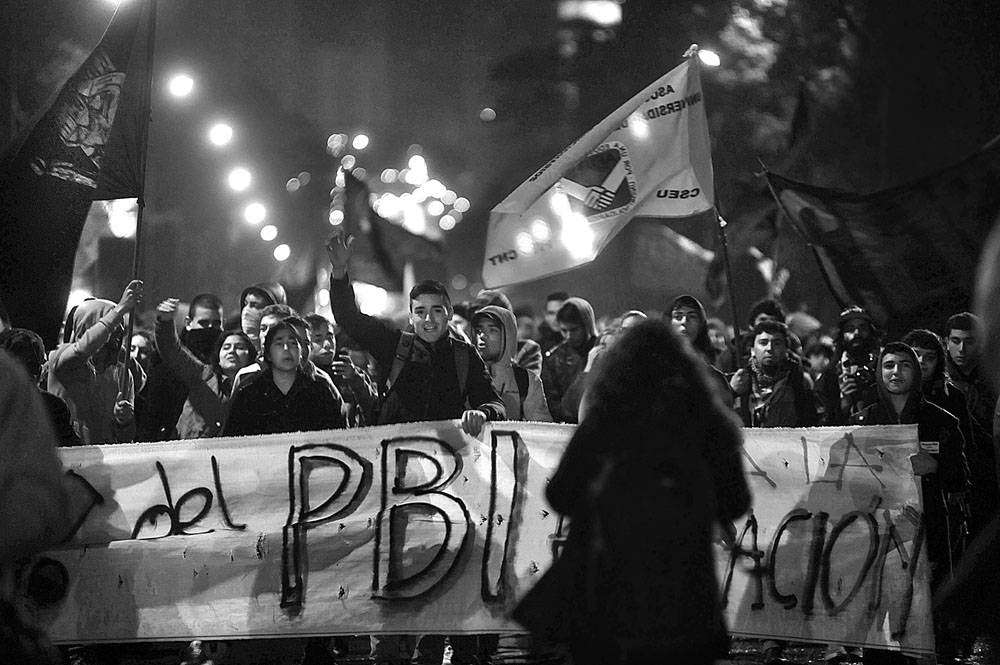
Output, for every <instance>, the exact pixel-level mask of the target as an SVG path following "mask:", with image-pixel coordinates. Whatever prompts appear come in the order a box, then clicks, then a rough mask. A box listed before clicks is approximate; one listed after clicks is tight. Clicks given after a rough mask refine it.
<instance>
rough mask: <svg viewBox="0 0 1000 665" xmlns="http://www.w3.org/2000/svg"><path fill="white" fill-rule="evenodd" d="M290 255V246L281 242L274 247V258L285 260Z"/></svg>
mask: <svg viewBox="0 0 1000 665" xmlns="http://www.w3.org/2000/svg"><path fill="white" fill-rule="evenodd" d="M291 255H292V248H291V247H289V246H288V245H286V244H284V243H282V244H280V245H278V246H277V247H275V248H274V260H275V261H285V260H287V259H288V257H289V256H291Z"/></svg>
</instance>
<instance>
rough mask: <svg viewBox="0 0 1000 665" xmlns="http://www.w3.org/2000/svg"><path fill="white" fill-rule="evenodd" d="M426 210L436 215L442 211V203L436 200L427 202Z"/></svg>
mask: <svg viewBox="0 0 1000 665" xmlns="http://www.w3.org/2000/svg"><path fill="white" fill-rule="evenodd" d="M427 212H429V213H430V214H432V215H434V216H435V217H436V216H438V215H440V214H441V213H443V212H444V204H443V203H441V202H440V201H437V200H434V201H431V202H430V203H428V204H427Z"/></svg>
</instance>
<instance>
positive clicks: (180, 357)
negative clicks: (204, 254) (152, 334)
mask: <svg viewBox="0 0 1000 665" xmlns="http://www.w3.org/2000/svg"><path fill="white" fill-rule="evenodd" d="M179 302H180V301H179V300H177V299H176V298H168V299H166V300H164V301H163V302H161V303H160V304H159V305H158V306H157V308H156V345H157V347H158V348H159V351H160V355H161V357H162V359H163V362H165V363H166V364H167V366H168V367H170V369H171V371H172V372H173V374H174V375H175V376H177V377H178V378H179V379H180V380H181V381H182V382H183V383H184V384H185V385H186V386H187V389H188V396H187V400H186V401H185V402H184V407H183V409H182V410H181V415H180V417H178V419H177V425H176V428H177V434H178V435H179V436H180V438H182V439H198V438H203V437H211V436H217V435H218V434H219V432H220V431H221V429H222V423H223V422H225V420H226V412H227V410H228V408H229V399H230V396H231V395H230V393H231V391H232V386H233V379H234V378H235V377H236V373H237V372H239V371H240V370H241V369H243V368H244V367H246V366H247V365H249V364H250V363H251V362H253V353H254V347H253V342H252V341H251V340H250V338H249V337H248V336H247V335H246V333H244V332H243V331H242V330H227V331H225V332H220V333H219V338H218V340H217V341H216V342H215V345H214V348H213V351H212V354H211V362H210V363H204V362H202V361H201V360H199V359H198V358H196V357H195V355H194V354H193V353H191V352H190V351H189V350H188V349H186V348H184V347H183V346H181V343H180V341H179V340H178V338H177V330H176V328H175V327H174V316H175V314H176V312H177V305H178V303H179Z"/></svg>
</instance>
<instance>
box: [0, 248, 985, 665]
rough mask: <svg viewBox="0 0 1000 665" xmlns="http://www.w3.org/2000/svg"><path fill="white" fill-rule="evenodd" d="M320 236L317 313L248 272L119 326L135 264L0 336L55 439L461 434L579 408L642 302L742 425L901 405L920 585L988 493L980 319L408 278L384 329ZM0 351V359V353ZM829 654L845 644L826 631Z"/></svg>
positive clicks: (963, 534)
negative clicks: (917, 507) (916, 511)
mask: <svg viewBox="0 0 1000 665" xmlns="http://www.w3.org/2000/svg"><path fill="white" fill-rule="evenodd" d="M327 252H328V255H329V259H330V264H331V278H330V300H331V309H332V313H333V318H332V320H331V319H330V318H327V317H325V316H323V315H322V314H319V313H304V314H303V313H299V312H297V311H296V310H294V309H293V308H292V307H290V306H289V304H288V302H287V298H286V295H285V291H284V289H283V288H282V287H281V286H280V285H278V284H274V283H261V284H255V285H252V286H249V287H247V288H246V289H245V290H244V291H243V292H242V294H240V301H239V306H240V308H241V309H240V312H239V315H238V316H236V317H233V318H232V320H231V323H229V324H227V321H228V320H227V318H226V316H225V314H226V312H225V311H224V309H223V304H222V298H221V295H219V294H209V293H203V294H198V295H195V296H194V297H191V298H190V300H189V301H188V303H189V304H188V305H187V307H186V309H182V307H181V302H180V300H179V299H177V298H169V299H166V300H164V301H162V302H160V303H158V304H157V305H156V307H155V322H154V324H153V326H152V329H145V328H142V327H141V326H140V327H137V328H136V329H135V330H134V331H133V334H132V338H131V343H130V345H125V344H124V343H123V342H124V340H123V336H124V334H125V331H126V327H125V320H126V316H127V315H129V313H134V312H135V310H136V306H137V305H138V304H139V303H140V302H141V299H142V293H143V284H142V282H140V281H133V282H131V283H130V284H129V285H128V286H127V287H126V288H125V290H124V292H123V293H122V295H121V297H120V299H119V300H118V302H117V303H115V302H112V301H108V300H101V299H89V300H87V301H85V302H83V303H81V304H80V305H79V306H77V307H75V308H73V309H72V310H71V311H70V312H69V314H68V316H67V318H66V323H65V330H64V334H63V338H62V342H61V343H60V344H59V345H58V346H56V347H55V348H52V349H46V348H45V347H44V345H43V343H42V340H41V338H40V337H39V336H38V335H37V334H35V333H33V332H32V331H30V330H25V329H22V328H18V327H16V326H17V321H10V320H9V319H8V317H6V316H5V315H4V313H3V311H2V307H0V349H2V350H3V351H5V352H6V353H7V354H9V356H10V357H12V358H13V359H16V360H17V361H19V364H20V366H21V369H23V370H24V373H25V374H26V375H27V376H28V377H30V379H29V381H30V383H31V384H32V385H33V386H34V387H35V389H37V390H38V391H39V392H40V394H41V396H42V398H43V400H42V403H43V404H44V408H45V409H46V410H47V413H48V416H49V417H48V418H47V419H46V420H47V423H46V425H45V427H46V428H48V427H51V428H52V432H53V435H54V437H55V440H56V441H58V443H59V445H63V446H73V445H80V444H98V443H125V442H132V441H159V440H169V439H194V438H203V437H213V436H238V435H248V434H269V433H279V432H293V431H304V430H321V429H331V428H343V427H360V426H366V425H373V424H387V423H401V422H414V421H430V420H442V419H456V420H458V421H460V423H461V427H462V429H463V430H464V431H465V432H466V433H468V434H470V435H473V436H475V435H478V434H479V433H480V432H481V430H482V428H483V425H484V423H486V422H487V421H497V420H527V421H542V422H546V421H553V422H565V423H577V422H578V421H579V420H580V414H581V412H582V411H584V410H585V407H586V404H585V402H586V401H587V397H586V390H585V389H586V388H587V387H588V386H589V385H590V382H591V376H592V375H595V374H599V370H600V368H601V365H602V363H604V362H613V359H614V358H615V357H616V356H615V354H614V353H612V352H611V350H612V349H613V348H614V347H615V345H616V344H617V343H618V342H619V341H620V340H621V339H622V338H623V336H624V335H625V334H626V331H628V330H629V329H631V328H633V327H636V326H641V325H643V323H644V322H646V321H647V320H648V319H659V320H661V321H663V322H665V323H667V324H669V325H668V326H666V328H667V329H668V330H669V329H672V330H673V331H674V332H675V333H677V334H678V335H679V337H677V339H681V340H687V342H686V343H683V345H684V347H685V348H686V349H687V351H686V353H690V355H691V357H692V358H693V359H695V361H696V362H697V363H699V365H700V366H701V367H702V369H703V370H704V376H705V377H706V379H707V382H706V385H707V386H709V389H710V390H711V391H712V392H713V394H714V398H715V399H717V400H718V403H720V404H722V405H724V408H726V409H731V410H732V413H733V414H735V416H736V417H738V419H739V420H741V421H742V424H743V425H744V426H745V427H811V426H823V425H849V424H861V425H869V424H871V425H884V424H911V423H912V424H916V425H917V427H918V434H919V439H920V441H921V442H922V443H925V444H926V445H923V446H921V451H920V452H919V453H918V454H916V455H915V456H914V457H913V458H912V463H913V471H914V473H915V474H916V475H918V476H919V477H920V483H921V485H922V489H923V497H924V507H925V514H926V528H927V543H928V554H929V561H930V566H931V582H932V587H934V588H936V587H938V586H939V585H941V584H942V583H943V582H944V581H945V580H947V579H948V577H949V575H950V573H951V571H952V570H953V568H954V567H955V566H956V565H958V562H959V561H960V559H961V558H962V556H963V553H964V550H965V547H966V545H967V543H969V542H970V541H971V539H973V538H974V537H975V536H976V535H977V534H978V533H979V532H980V531H982V530H983V529H984V528H985V527H986V525H987V523H988V522H989V521H990V519H991V517H992V516H993V515H994V514H995V512H996V509H997V501H998V473H997V455H996V453H995V450H996V448H997V441H998V434H1000V432H998V424H1000V419H998V418H997V417H995V414H997V413H1000V412H998V411H997V409H996V407H997V394H996V392H995V391H994V389H993V388H992V387H991V385H990V383H989V382H988V381H987V379H986V376H985V372H984V371H983V368H982V363H981V359H980V353H979V351H980V345H979V342H980V322H979V320H978V319H977V317H976V316H974V315H972V314H970V313H969V312H956V313H955V314H954V316H952V317H951V318H950V319H948V323H947V325H946V326H945V327H944V328H943V329H941V330H936V331H935V330H927V329H916V330H912V331H910V332H909V333H907V334H906V335H904V336H903V337H902V338H901V339H899V340H887V339H884V335H883V332H882V330H883V327H882V326H883V324H885V323H886V322H879V321H876V320H875V319H874V318H873V316H872V315H871V314H870V313H869V312H867V311H865V310H864V309H862V308H860V307H849V308H847V309H845V310H844V311H843V312H842V313H841V314H840V317H839V319H838V320H837V321H836V322H830V323H831V324H832V325H830V326H829V327H827V326H824V325H823V324H822V323H821V322H819V321H817V320H816V319H814V318H813V317H811V316H808V315H807V314H805V313H803V312H796V313H786V312H785V310H784V308H783V306H782V304H781V303H779V302H778V301H776V300H771V299H768V300H763V301H761V302H759V303H757V304H755V305H754V307H753V308H752V310H751V313H750V316H749V318H748V320H747V321H744V322H740V323H741V326H742V327H741V332H740V333H739V334H738V335H736V337H735V339H734V338H733V334H732V331H731V329H730V328H728V327H727V326H726V325H725V324H723V323H722V322H721V321H719V320H718V319H712V318H710V317H709V316H708V314H707V312H706V309H705V307H704V306H703V305H702V303H701V302H699V301H698V300H697V299H696V298H694V297H692V296H689V295H684V296H680V297H678V298H676V299H674V300H672V301H670V302H666V303H664V308H663V310H662V311H655V312H654V311H640V310H638V309H629V310H627V311H624V312H621V313H611V314H609V313H600V314H598V313H596V312H595V311H594V308H593V307H592V306H591V304H590V303H589V302H588V301H587V300H585V299H584V298H581V297H578V296H573V295H571V294H570V293H567V292H558V293H552V294H550V295H549V296H548V297H547V299H546V301H545V303H544V315H543V316H542V317H541V318H539V319H536V317H535V316H534V314H533V309H532V307H531V305H529V304H519V305H518V306H513V305H512V303H511V302H510V300H509V299H508V298H507V297H506V296H505V295H504V294H502V293H500V292H498V291H483V292H481V293H480V294H479V295H478V297H477V298H476V299H475V300H474V301H473V302H467V303H453V302H452V301H451V299H450V296H449V293H448V291H447V290H446V288H445V287H444V286H443V285H442V284H440V283H439V282H435V281H424V282H420V283H418V284H417V285H416V286H414V287H413V289H412V290H411V291H410V292H409V325H408V326H406V327H405V328H402V329H400V328H398V327H395V326H393V325H392V324H391V323H389V322H388V321H386V320H383V319H380V318H376V317H372V316H369V315H366V314H364V313H362V312H361V311H360V310H359V308H358V306H357V304H356V300H355V295H354V291H353V287H352V285H351V281H350V275H349V272H348V267H349V261H350V257H351V253H352V252H351V242H350V238H346V237H345V236H343V235H335V236H334V237H333V238H332V239H331V241H330V243H329V244H328V246H327ZM181 314H183V315H184V316H183V322H181V321H180V320H179V316H180V315H181ZM178 324H181V325H180V329H178ZM647 334H649V333H647ZM671 334H673V333H671ZM129 346H130V348H131V353H130V354H128V353H126V351H125V349H127V348H129ZM0 361H2V362H3V363H9V360H5V359H4V354H3V353H0ZM591 399H592V398H591ZM46 431H47V430H46ZM938 628H939V630H940V632H939V645H940V646H941V648H945V649H961V648H963V647H962V640H961V638H960V637H959V636H954V639H952V637H953V636H952V633H951V632H950V631H949V629H948V627H945V626H939V627H938ZM942 638H943V639H942ZM449 643H450V646H449V647H448V648H449V652H450V653H451V652H453V656H452V657H453V658H454V660H453V661H452V662H455V663H458V662H473V660H472V659H473V658H478V657H481V656H482V655H483V654H482V653H481V652H482V651H484V650H485V651H489V650H490V649H496V640H495V639H493V640H492V641H491V640H489V639H486V640H483V639H480V638H476V639H472V638H468V637H463V636H452V637H451V638H450V640H449ZM338 644H342V642H340V643H338V642H336V641H334V642H329V641H324V640H322V639H320V638H315V639H314V640H312V641H311V642H310V647H309V648H307V658H306V661H308V662H326V661H324V660H323V659H324V658H326V659H332V658H334V654H335V652H336V648H337V646H338ZM373 644H374V646H373V654H374V657H375V658H376V661H377V662H391V661H393V660H394V659H399V658H400V657H401V656H400V654H407V656H406V658H407V660H408V658H409V654H413V653H414V652H416V653H417V654H418V655H417V656H416V658H418V659H419V662H427V663H431V662H433V663H435V665H437V663H440V662H441V659H442V653H443V650H444V649H445V644H444V641H443V640H441V639H437V641H436V642H434V641H433V640H428V641H426V642H425V643H422V644H421V645H418V644H417V643H416V641H415V640H414V639H413V638H409V637H405V636H398V637H384V638H382V639H381V640H373ZM484 644H485V645H486V646H484ZM522 646H525V645H522ZM530 646H531V645H530V644H529V645H527V646H526V647H525V648H530ZM765 646H766V652H765V659H766V660H767V661H768V662H781V658H782V649H783V646H784V645H783V644H781V643H779V642H769V643H768V644H767V645H765ZM421 652H422V655H421ZM473 652H475V653H473ZM308 654H312V655H308ZM829 655H830V657H831V659H838V658H840V659H843V658H845V657H850V656H851V655H852V654H849V653H847V652H845V651H843V650H842V649H836V648H831V653H830V654H829ZM310 658H311V659H312V660H309V659H310ZM877 658H878V656H874V655H873V661H872V662H875V659H877ZM192 662H195V661H192Z"/></svg>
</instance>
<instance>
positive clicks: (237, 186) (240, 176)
mask: <svg viewBox="0 0 1000 665" xmlns="http://www.w3.org/2000/svg"><path fill="white" fill-rule="evenodd" d="M252 180H253V176H251V175H250V172H249V171H247V170H246V169H245V168H243V167H238V168H235V169H233V170H232V171H230V172H229V188H230V189H232V190H233V191H235V192H242V191H243V190H245V189H246V188H247V187H249V186H250V182H251V181H252Z"/></svg>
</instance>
